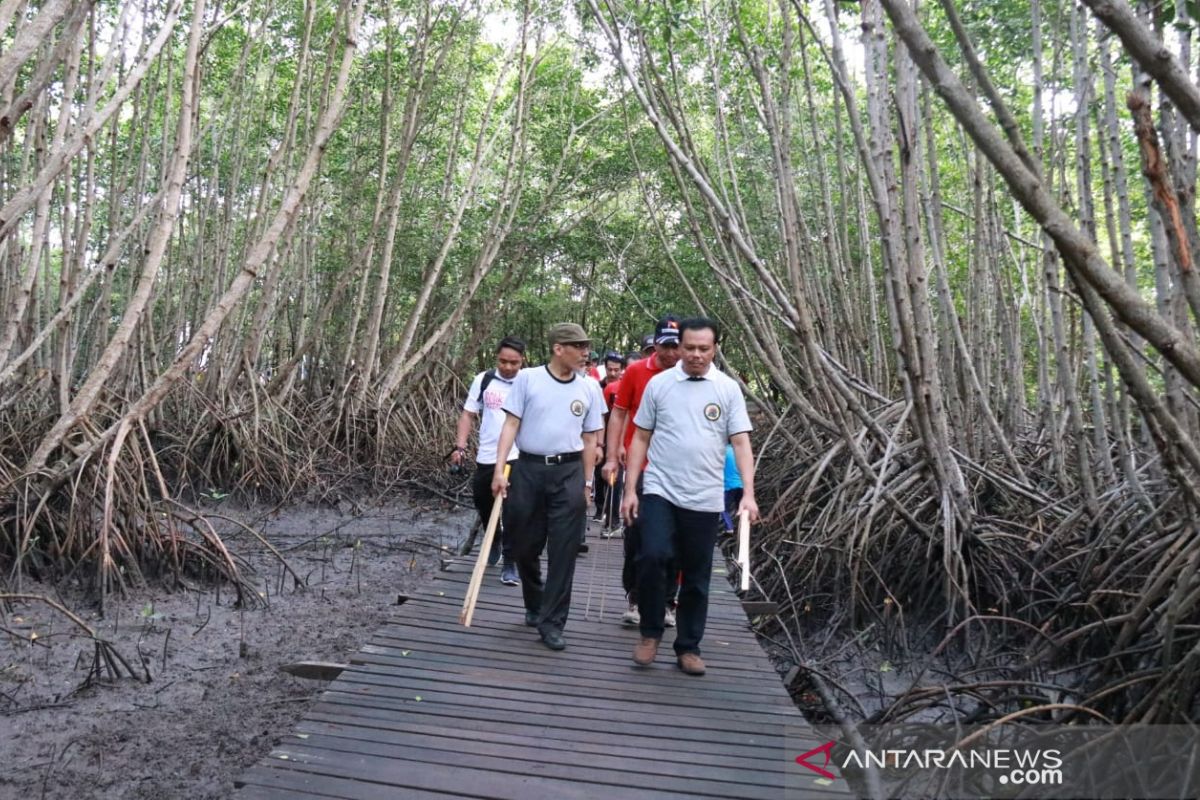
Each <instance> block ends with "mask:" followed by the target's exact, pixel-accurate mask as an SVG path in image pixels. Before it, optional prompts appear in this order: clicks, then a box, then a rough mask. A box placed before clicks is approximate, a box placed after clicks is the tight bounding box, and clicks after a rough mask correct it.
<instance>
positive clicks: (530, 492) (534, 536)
mask: <svg viewBox="0 0 1200 800" xmlns="http://www.w3.org/2000/svg"><path fill="white" fill-rule="evenodd" d="M505 506H506V507H507V509H508V513H507V514H506V517H507V521H508V524H509V530H510V532H511V536H512V545H513V559H514V560H515V561H516V563H517V572H518V573H520V576H521V593H522V594H523V595H524V599H525V610H526V611H530V612H533V613H536V614H537V615H538V626H537V627H538V630H539V631H541V632H543V633H545V632H546V631H549V630H558V631H561V630H562V629H563V628H564V627H565V626H566V624H567V613H568V612H569V611H570V609H571V587H572V584H573V583H574V581H575V558H576V557H577V556H578V555H579V532H580V531H581V530H583V528H584V527H585V526H586V525H587V499H586V498H585V497H584V486H583V463H582V462H580V461H573V462H570V463H567V464H539V463H537V462H536V461H522V462H521V465H520V468H519V469H516V470H513V474H512V479H511V481H510V483H509V487H508V499H507V500H506V501H505ZM543 550H545V551H546V560H547V567H546V580H545V582H544V583H543V582H542V568H541V563H540V562H539V561H538V558H539V557H540V556H541V554H542V551H543Z"/></svg>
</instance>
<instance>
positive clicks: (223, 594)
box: [0, 501, 471, 800]
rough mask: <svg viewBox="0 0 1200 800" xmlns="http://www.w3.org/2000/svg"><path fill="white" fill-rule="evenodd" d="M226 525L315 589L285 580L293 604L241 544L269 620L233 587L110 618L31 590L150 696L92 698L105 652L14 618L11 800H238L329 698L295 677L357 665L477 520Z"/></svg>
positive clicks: (436, 513)
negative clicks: (248, 777) (405, 599)
mask: <svg viewBox="0 0 1200 800" xmlns="http://www.w3.org/2000/svg"><path fill="white" fill-rule="evenodd" d="M221 513H225V514H229V515H230V516H236V517H239V518H240V519H242V520H243V521H247V522H250V523H252V524H254V527H255V528H256V529H257V530H259V531H261V532H262V533H263V534H264V535H265V536H266V538H267V539H268V540H269V541H270V542H272V543H273V544H274V545H275V546H276V547H277V548H279V549H280V550H282V551H284V552H285V554H286V557H287V559H288V560H289V562H290V563H291V565H292V566H293V567H294V568H295V569H296V571H297V572H298V573H299V574H300V575H301V576H303V577H304V578H305V579H306V581H307V584H308V586H307V587H306V588H303V589H300V590H297V589H295V588H293V587H292V585H291V583H290V580H283V581H282V584H283V591H282V593H280V591H279V589H280V585H281V580H280V578H281V573H280V567H279V565H278V562H277V561H275V560H274V558H273V557H271V556H269V555H267V554H266V553H265V552H264V551H263V548H262V547H261V545H257V544H255V543H253V542H251V541H248V537H246V536H244V535H241V536H238V535H235V536H233V537H232V538H231V540H230V545H231V548H232V549H236V550H238V552H239V553H241V554H242V555H244V556H245V557H246V558H247V559H248V560H249V562H250V563H251V564H252V565H253V566H254V567H256V572H257V574H258V578H257V584H258V585H259V586H260V588H261V590H262V595H263V599H264V601H266V602H268V603H269V605H268V606H266V607H264V608H259V609H253V610H251V609H247V610H240V609H238V608H236V607H235V603H234V596H233V593H232V592H231V591H230V590H229V588H228V587H225V588H224V589H214V588H212V587H199V588H197V589H195V590H191V591H183V592H176V593H167V592H164V591H161V590H155V589H144V590H137V591H135V592H133V593H131V594H130V595H129V596H127V597H124V598H121V599H119V600H117V601H115V602H112V603H111V606H110V609H109V613H108V614H107V616H106V618H104V619H101V618H100V617H99V615H98V613H97V610H96V609H95V608H94V607H92V606H89V604H88V601H87V600H86V599H85V598H83V597H81V596H72V595H71V594H70V591H69V590H64V591H63V593H61V594H60V593H57V592H56V591H55V587H53V586H48V585H38V584H30V583H29V582H26V583H25V584H24V585H23V586H22V587H21V591H26V592H30V593H33V594H44V595H47V596H50V597H54V598H58V599H61V600H62V601H63V602H64V604H65V605H67V606H69V607H70V608H72V609H74V610H76V611H78V612H80V615H81V616H83V617H84V620H85V621H86V622H87V623H88V624H89V625H91V626H93V627H94V628H96V629H97V631H98V633H99V634H100V635H101V636H102V637H104V638H106V639H108V640H109V641H111V642H112V643H113V644H114V645H115V648H116V650H117V652H119V653H120V654H121V655H123V656H124V657H125V659H127V660H128V661H129V663H130V664H131V665H132V666H133V668H134V670H135V671H136V672H138V673H139V675H142V676H143V677H144V674H145V672H146V671H147V670H148V671H149V674H150V681H149V682H148V683H146V682H140V681H138V680H134V679H131V678H123V679H121V680H120V681H116V682H113V681H103V682H99V683H96V684H94V685H91V686H87V687H84V688H81V686H83V684H84V683H85V680H86V678H87V675H88V671H89V668H90V666H91V662H92V654H93V649H94V648H93V645H92V643H91V641H90V640H89V639H88V638H87V637H86V635H81V632H80V631H78V630H77V629H75V628H73V626H71V625H70V624H69V623H68V622H67V621H66V620H65V619H64V618H63V617H62V616H61V615H58V614H56V613H55V612H54V611H52V610H51V609H49V608H47V607H45V606H42V605H39V604H22V605H17V606H14V607H13V608H12V609H11V613H8V614H4V613H2V612H3V609H0V798H21V800H32V799H33V798H71V800H76V799H77V798H112V799H113V800H116V799H117V798H121V799H122V800H130V799H133V798H147V799H149V798H154V799H155V800H163V799H164V798H189V800H193V799H194V800H200V799H201V798H224V797H228V796H229V794H230V793H231V792H232V790H233V781H234V778H235V777H236V776H237V775H238V774H239V772H240V771H241V770H242V769H244V768H245V767H247V766H249V765H250V764H252V763H254V762H256V761H257V760H258V759H260V758H262V757H263V756H264V755H265V754H266V753H267V752H268V751H269V750H270V749H271V746H272V744H273V743H274V742H275V741H276V740H277V739H278V738H279V737H280V736H281V735H283V734H284V733H285V732H287V731H288V730H289V729H291V728H292V726H293V724H294V723H295V722H296V720H298V719H299V718H300V717H301V716H302V715H303V713H304V711H305V709H306V708H307V706H308V704H309V702H310V701H311V700H312V699H313V698H314V697H315V696H316V695H317V694H318V693H319V692H320V691H321V690H322V689H323V688H324V686H325V685H326V684H325V683H324V682H320V681H312V680H301V679H299V678H295V677H292V676H290V675H287V674H284V673H282V672H280V670H279V666H280V665H281V664H287V663H292V662H297V661H302V660H317V661H332V662H344V661H346V660H347V659H348V658H349V656H350V655H351V654H352V653H354V652H355V651H356V650H358V649H359V647H360V646H361V645H362V644H363V642H364V641H365V640H366V638H367V637H368V636H369V635H370V633H371V632H372V631H373V630H374V629H375V628H377V627H379V626H380V625H381V624H382V623H383V621H384V620H385V619H386V618H387V617H388V615H389V614H390V613H391V612H392V611H393V610H394V608H395V602H396V597H397V595H398V594H402V593H405V592H408V591H410V590H412V589H413V588H414V587H416V586H417V585H419V584H421V583H422V582H425V581H427V580H429V579H430V577H431V575H432V574H433V572H434V571H435V570H436V569H437V568H438V566H439V565H440V560H441V558H442V557H443V556H444V555H445V554H446V552H445V551H444V550H443V548H449V549H450V550H453V549H455V548H456V546H457V545H458V543H459V542H460V541H461V540H462V538H463V537H464V536H465V534H466V532H467V530H468V528H469V523H470V520H471V516H470V515H469V514H468V513H467V512H465V511H463V510H461V509H455V508H454V507H452V506H451V505H450V504H448V503H443V502H442V501H436V502H428V501H427V502H424V503H419V502H418V503H416V504H413V505H409V504H402V503H394V504H389V505H384V506H378V507H371V508H365V509H364V508H357V507H355V508H343V509H342V510H341V511H337V510H315V509H304V508H293V509H288V510H285V511H283V512H282V513H280V514H278V515H277V516H274V517H272V518H270V519H267V520H261V519H258V518H256V517H255V514H254V513H253V512H248V511H244V510H243V511H237V510H231V509H228V508H222V509H221ZM10 588H11V587H10Z"/></svg>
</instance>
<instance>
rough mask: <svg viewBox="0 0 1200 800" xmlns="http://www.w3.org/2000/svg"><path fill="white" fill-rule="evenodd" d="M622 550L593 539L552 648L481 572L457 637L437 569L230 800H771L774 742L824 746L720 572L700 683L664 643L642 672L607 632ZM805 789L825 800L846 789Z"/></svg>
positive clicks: (780, 778)
mask: <svg viewBox="0 0 1200 800" xmlns="http://www.w3.org/2000/svg"><path fill="white" fill-rule="evenodd" d="M621 548H622V543H621V541H620V540H599V541H593V542H592V552H591V554H590V555H589V559H588V560H585V561H583V562H581V563H580V566H579V568H578V570H577V572H576V581H575V591H574V595H575V596H574V604H573V608H572V613H571V618H570V620H569V621H568V624H567V628H566V632H565V633H566V638H567V641H568V648H567V650H566V651H564V652H561V653H556V652H551V651H549V650H547V649H546V648H545V647H543V646H542V645H541V644H540V642H538V640H537V637H536V634H535V632H534V631H531V630H530V629H529V628H527V627H525V625H524V618H523V617H524V613H523V612H524V604H523V600H522V597H521V593H520V590H519V589H515V588H513V587H500V586H496V585H494V581H493V580H492V575H491V573H490V572H488V573H485V575H484V582H483V588H482V590H481V592H480V595H479V597H478V600H477V603H476V606H475V611H474V618H473V625H472V627H471V628H463V627H461V626H459V625H458V624H457V614H458V611H459V609H460V608H461V602H462V598H463V596H464V594H465V592H466V590H467V587H468V581H469V578H470V574H469V572H468V570H467V568H466V566H465V565H464V563H463V562H462V561H451V562H449V563H447V564H446V568H445V571H444V572H442V573H440V574H439V576H438V578H437V579H436V580H435V581H433V582H432V583H431V584H429V585H427V586H425V587H422V588H421V590H420V591H417V592H412V593H410V594H408V595H405V596H404V597H405V601H404V603H403V606H402V607H401V608H398V609H396V613H395V615H394V618H393V619H392V620H391V621H389V622H388V623H387V624H385V625H384V626H383V627H382V628H380V629H379V630H378V631H377V632H376V633H375V634H374V635H373V636H372V637H371V641H370V643H369V644H367V645H366V646H365V647H363V648H362V650H361V651H360V652H359V653H358V654H356V655H354V656H353V657H352V658H350V659H349V661H350V663H349V665H348V666H346V668H345V669H344V670H343V671H342V673H341V675H340V676H339V677H338V678H337V679H336V680H335V681H333V682H332V683H331V684H330V685H329V687H328V688H327V689H326V691H325V692H323V693H322V695H321V696H320V698H319V700H318V701H317V702H316V703H314V705H313V706H312V708H311V709H310V710H309V712H308V714H307V715H306V718H305V719H304V720H303V721H302V722H301V723H300V724H299V725H298V726H297V729H296V732H295V734H293V735H289V736H287V737H286V738H285V739H284V740H283V741H282V742H281V743H280V745H279V746H278V747H276V749H275V750H274V751H273V752H272V753H271V755H270V756H268V757H267V758H266V759H265V760H264V761H262V762H260V764H258V765H257V766H255V767H254V768H252V769H251V770H249V771H247V772H246V773H245V775H244V776H243V777H242V779H241V781H240V782H239V785H244V787H245V788H244V789H243V792H242V795H239V796H240V797H245V798H250V797H253V798H262V799H263V800H266V798H285V797H332V798H346V800H376V798H379V799H380V800H382V798H385V797H386V798H389V800H390V798H393V797H405V798H409V797H416V798H421V799H422V800H423V798H426V797H429V798H432V797H441V798H444V797H472V798H486V799H487V800H509V798H512V799H513V800H516V798H520V800H527V799H528V798H542V797H548V798H549V797H554V798H559V797H561V798H565V799H566V800H572V798H589V799H590V798H594V797H603V798H606V800H607V798H618V799H620V798H631V799H632V798H638V800H642V798H650V799H651V800H654V798H660V797H661V798H667V797H671V798H674V797H697V798H705V799H706V800H707V799H708V798H736V799H738V800H757V798H768V797H769V798H778V797H780V796H781V795H782V794H783V792H784V786H785V780H786V775H787V771H788V766H789V761H788V757H787V756H788V754H787V753H786V752H785V749H784V748H785V745H784V742H785V735H786V737H787V743H788V745H789V746H799V745H801V744H808V746H809V747H812V746H816V745H818V744H820V743H821V742H822V741H823V740H818V739H817V738H816V736H815V732H813V731H812V730H811V729H810V728H808V727H807V725H806V724H805V722H804V719H803V717H802V716H801V715H800V714H799V712H798V711H797V710H796V709H795V706H794V705H793V704H792V702H791V700H790V698H789V697H788V696H787V692H786V690H785V689H784V687H783V684H782V682H781V681H780V678H779V675H778V674H777V673H776V671H775V668H774V666H773V665H772V664H771V662H770V661H769V659H767V657H766V655H765V653H764V652H763V651H762V648H761V647H759V645H758V643H757V641H756V640H755V638H754V634H753V631H752V630H751V629H750V626H749V623H748V620H747V618H746V614H745V611H744V610H743V607H742V604H741V603H740V601H739V600H738V598H737V596H736V594H734V593H733V591H732V590H731V587H730V586H729V584H728V581H727V578H726V576H725V575H724V574H723V570H722V574H714V576H713V584H712V593H711V596H710V606H709V624H708V626H707V630H706V636H705V639H704V643H703V646H704V657H705V661H706V662H707V663H708V665H709V673H708V674H707V675H705V676H703V677H701V678H696V677H691V676H686V675H683V674H682V673H681V672H679V671H678V670H677V669H676V668H675V666H674V653H673V651H672V649H671V642H672V641H673V639H674V632H673V631H671V630H668V631H667V633H666V635H665V636H664V642H663V644H662V649H661V650H660V655H659V660H658V662H656V663H655V664H654V665H652V666H651V667H649V668H639V667H636V666H634V665H633V663H632V660H631V658H630V653H631V651H632V648H633V645H634V643H635V642H636V641H637V637H638V632H637V630H636V629H630V628H626V627H624V626H622V625H620V624H619V615H620V614H621V613H622V612H623V611H624V610H625V599H624V596H623V593H622V592H621V590H620V577H619V569H620V566H621ZM596 558H599V559H601V560H599V561H591V559H596ZM589 589H591V590H592V598H591V609H590V613H589V614H588V615H587V618H584V615H583V614H582V613H581V611H582V606H583V605H584V603H585V602H586V597H587V592H588V590H589ZM600 599H602V600H603V601H604V603H605V606H606V608H605V618H604V620H603V621H601V620H600V618H599V613H598V605H599V601H600ZM751 609H752V610H753V607H751ZM813 789H814V791H815V792H816V794H815V795H814V796H816V797H821V796H828V797H830V798H833V797H836V796H844V789H845V787H844V786H842V787H838V786H830V787H813Z"/></svg>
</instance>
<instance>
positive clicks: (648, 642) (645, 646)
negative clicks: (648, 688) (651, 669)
mask: <svg viewBox="0 0 1200 800" xmlns="http://www.w3.org/2000/svg"><path fill="white" fill-rule="evenodd" d="M656 655H658V639H652V638H650V637H649V636H643V637H642V640H641V641H640V642H638V643H637V646H636V647H634V648H633V663H635V664H637V665H638V666H641V667H648V666H650V665H651V664H653V663H654V657H655V656H656Z"/></svg>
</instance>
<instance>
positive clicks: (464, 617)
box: [458, 465, 510, 628]
mask: <svg viewBox="0 0 1200 800" xmlns="http://www.w3.org/2000/svg"><path fill="white" fill-rule="evenodd" d="M509 469H510V468H509V467H508V466H507V465H506V466H505V467H504V478H505V479H506V480H507V479H508V473H509ZM502 505H504V498H503V497H497V498H496V502H495V503H493V504H492V516H491V517H489V518H488V524H487V530H486V531H484V533H483V541H482V542H481V543H480V545H479V555H478V556H476V558H475V569H474V570H472V571H471V582H470V584H468V585H467V596H466V597H464V598H463V607H462V613H461V614H459V615H458V621H459V622H460V623H462V624H463V625H465V626H466V627H468V628H469V627H471V617H473V616H475V601H476V600H478V599H479V587H481V586H482V585H483V573H484V572H486V571H487V561H488V555H489V554H491V552H492V542H493V541H494V540H495V538H496V526H497V525H498V524H499V523H500V507H501V506H502Z"/></svg>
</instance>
